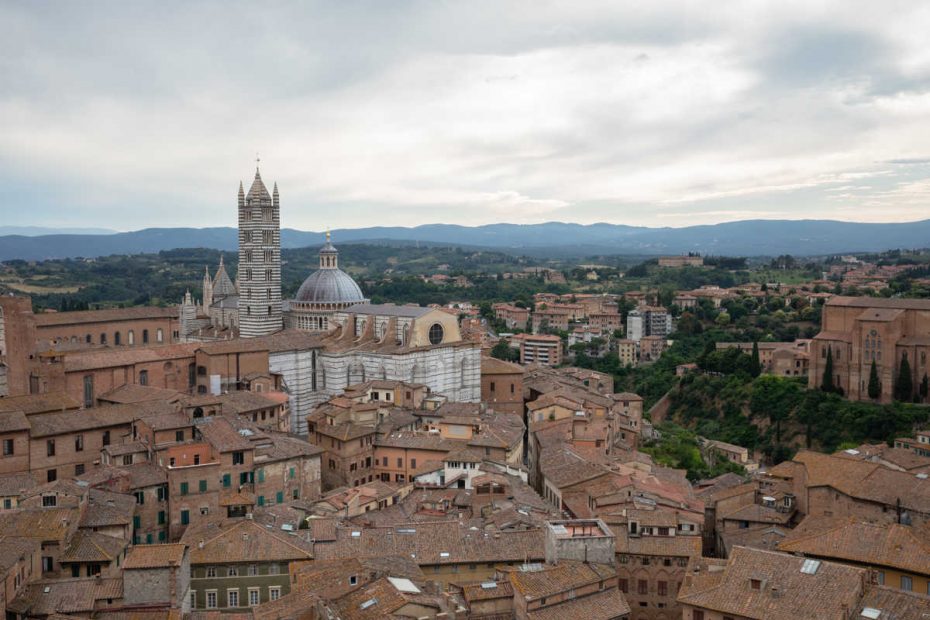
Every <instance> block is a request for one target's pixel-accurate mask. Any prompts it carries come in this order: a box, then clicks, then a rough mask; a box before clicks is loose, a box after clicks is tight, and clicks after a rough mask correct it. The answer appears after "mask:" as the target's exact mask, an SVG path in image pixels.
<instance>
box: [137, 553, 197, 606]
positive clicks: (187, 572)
mask: <svg viewBox="0 0 930 620" xmlns="http://www.w3.org/2000/svg"><path fill="white" fill-rule="evenodd" d="M123 599H124V601H125V603H126V604H127V605H129V606H148V607H161V608H166V609H172V610H178V611H179V612H181V613H184V614H187V613H188V612H190V609H191V599H192V597H191V563H190V550H189V549H188V548H187V545H183V544H171V545H143V546H140V547H133V548H132V549H130V551H129V554H128V555H127V556H126V561H125V562H124V563H123Z"/></svg>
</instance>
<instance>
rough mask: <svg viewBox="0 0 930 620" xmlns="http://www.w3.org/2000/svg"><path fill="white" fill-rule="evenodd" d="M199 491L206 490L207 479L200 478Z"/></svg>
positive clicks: (203, 491)
mask: <svg viewBox="0 0 930 620" xmlns="http://www.w3.org/2000/svg"><path fill="white" fill-rule="evenodd" d="M200 492H201V493H206V492H207V481H206V480H201V481H200Z"/></svg>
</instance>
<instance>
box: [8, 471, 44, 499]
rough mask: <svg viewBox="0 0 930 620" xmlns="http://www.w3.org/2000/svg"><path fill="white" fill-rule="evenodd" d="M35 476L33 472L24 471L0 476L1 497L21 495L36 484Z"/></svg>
mask: <svg viewBox="0 0 930 620" xmlns="http://www.w3.org/2000/svg"><path fill="white" fill-rule="evenodd" d="M35 484H36V481H35V478H33V477H32V474H29V473H26V472H23V473H19V474H4V475H2V476H0V497H3V496H7V497H9V496H11V495H21V494H22V493H23V492H25V491H26V490H28V489H31V488H33V487H34V486H35Z"/></svg>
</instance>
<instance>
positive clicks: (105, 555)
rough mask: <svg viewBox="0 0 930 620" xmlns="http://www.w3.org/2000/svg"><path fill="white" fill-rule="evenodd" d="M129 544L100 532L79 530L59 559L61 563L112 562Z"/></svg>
mask: <svg viewBox="0 0 930 620" xmlns="http://www.w3.org/2000/svg"><path fill="white" fill-rule="evenodd" d="M128 544H129V543H128V542H127V541H125V540H123V539H122V538H114V537H113V536H107V535H106V534H101V533H100V532H91V531H88V530H78V531H77V532H76V533H75V534H74V536H72V537H71V540H70V541H69V542H68V546H67V547H65V549H64V551H63V552H62V554H61V557H60V558H59V561H60V562H63V563H68V562H102V563H107V562H112V561H113V560H115V559H116V557H117V556H118V555H120V554H121V553H122V552H123V550H124V549H125V548H126V546H127V545H128Z"/></svg>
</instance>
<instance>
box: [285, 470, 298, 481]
mask: <svg viewBox="0 0 930 620" xmlns="http://www.w3.org/2000/svg"><path fill="white" fill-rule="evenodd" d="M287 473H288V475H289V476H290V477H291V480H293V479H294V477H295V476H296V475H297V471H296V470H295V469H294V468H293V467H291V470H290V471H289V472H287Z"/></svg>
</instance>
